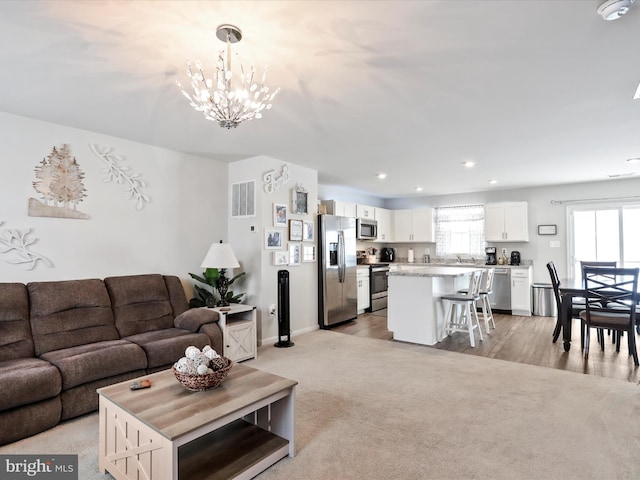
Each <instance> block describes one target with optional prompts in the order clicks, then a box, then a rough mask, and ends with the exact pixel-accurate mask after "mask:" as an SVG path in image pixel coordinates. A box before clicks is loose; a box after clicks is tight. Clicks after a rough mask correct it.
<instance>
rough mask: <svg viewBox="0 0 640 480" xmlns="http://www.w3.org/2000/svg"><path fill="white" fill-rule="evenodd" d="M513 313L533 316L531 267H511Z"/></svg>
mask: <svg viewBox="0 0 640 480" xmlns="http://www.w3.org/2000/svg"><path fill="white" fill-rule="evenodd" d="M511 313H512V314H513V315H526V316H531V267H511Z"/></svg>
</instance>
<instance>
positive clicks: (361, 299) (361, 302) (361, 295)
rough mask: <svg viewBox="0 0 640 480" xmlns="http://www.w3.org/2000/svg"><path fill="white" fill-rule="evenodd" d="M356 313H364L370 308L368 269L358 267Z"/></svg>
mask: <svg viewBox="0 0 640 480" xmlns="http://www.w3.org/2000/svg"><path fill="white" fill-rule="evenodd" d="M357 282H358V313H364V312H365V311H366V310H368V309H369V307H371V294H370V292H369V267H358V269H357Z"/></svg>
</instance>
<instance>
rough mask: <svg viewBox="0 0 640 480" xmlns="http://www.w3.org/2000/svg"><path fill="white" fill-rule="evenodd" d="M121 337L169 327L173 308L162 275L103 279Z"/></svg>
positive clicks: (171, 322) (170, 326)
mask: <svg viewBox="0 0 640 480" xmlns="http://www.w3.org/2000/svg"><path fill="white" fill-rule="evenodd" d="M104 283H105V285H106V286H107V290H108V292H109V296H110V297H111V305H112V307H113V315H114V318H115V323H116V328H117V329H118V332H120V336H121V337H122V338H125V337H129V336H131V335H136V334H139V333H145V332H150V331H154V330H163V329H165V328H172V327H173V319H174V315H173V308H172V307H171V302H170V301H169V293H168V291H167V287H166V284H165V282H164V279H163V278H162V275H157V274H151V275H127V276H122V277H109V278H105V279H104Z"/></svg>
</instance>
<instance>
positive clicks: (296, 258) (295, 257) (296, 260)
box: [289, 243, 302, 266]
mask: <svg viewBox="0 0 640 480" xmlns="http://www.w3.org/2000/svg"><path fill="white" fill-rule="evenodd" d="M300 250H301V249H300V244H299V243H290V244H289V266H292V265H293V266H295V265H300V263H301V260H302V253H301V251H300Z"/></svg>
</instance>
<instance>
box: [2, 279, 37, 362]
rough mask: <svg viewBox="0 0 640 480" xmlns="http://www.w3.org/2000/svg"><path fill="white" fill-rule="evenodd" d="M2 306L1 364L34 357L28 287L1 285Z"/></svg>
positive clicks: (14, 284) (20, 284)
mask: <svg viewBox="0 0 640 480" xmlns="http://www.w3.org/2000/svg"><path fill="white" fill-rule="evenodd" d="M0 306H1V308H0V362H3V361H6V360H13V359H16V358H25V357H33V356H34V355H35V353H34V352H35V351H34V347H33V339H32V337H31V325H30V324H29V297H28V295H27V287H26V286H25V285H23V284H22V283H0Z"/></svg>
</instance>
